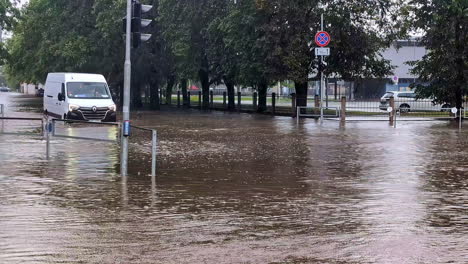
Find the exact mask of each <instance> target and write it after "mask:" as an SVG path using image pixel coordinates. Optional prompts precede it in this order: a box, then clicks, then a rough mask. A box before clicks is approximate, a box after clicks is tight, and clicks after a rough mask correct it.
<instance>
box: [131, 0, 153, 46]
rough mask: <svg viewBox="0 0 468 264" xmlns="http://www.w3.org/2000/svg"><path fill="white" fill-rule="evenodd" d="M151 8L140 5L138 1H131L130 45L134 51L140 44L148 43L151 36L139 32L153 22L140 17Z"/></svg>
mask: <svg viewBox="0 0 468 264" xmlns="http://www.w3.org/2000/svg"><path fill="white" fill-rule="evenodd" d="M152 8H153V6H151V5H142V4H141V3H140V2H139V1H138V0H133V1H132V38H133V39H132V43H133V48H135V49H136V48H138V47H139V46H140V44H141V42H145V41H148V40H149V39H150V38H151V34H144V33H141V31H142V29H144V28H146V27H147V26H149V25H150V24H151V22H153V20H152V19H143V18H141V17H142V15H143V14H145V13H148V12H149V11H151V9H152Z"/></svg>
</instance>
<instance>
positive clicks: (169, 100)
mask: <svg viewBox="0 0 468 264" xmlns="http://www.w3.org/2000/svg"><path fill="white" fill-rule="evenodd" d="M174 84H175V75H170V76H169V78H168V79H167V87H166V103H167V105H171V104H172V88H174Z"/></svg>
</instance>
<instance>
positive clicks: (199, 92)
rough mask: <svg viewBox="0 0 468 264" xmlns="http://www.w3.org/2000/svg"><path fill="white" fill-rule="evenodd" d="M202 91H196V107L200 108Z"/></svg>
mask: <svg viewBox="0 0 468 264" xmlns="http://www.w3.org/2000/svg"><path fill="white" fill-rule="evenodd" d="M201 100H202V92H201V91H198V108H200V109H202V102H201Z"/></svg>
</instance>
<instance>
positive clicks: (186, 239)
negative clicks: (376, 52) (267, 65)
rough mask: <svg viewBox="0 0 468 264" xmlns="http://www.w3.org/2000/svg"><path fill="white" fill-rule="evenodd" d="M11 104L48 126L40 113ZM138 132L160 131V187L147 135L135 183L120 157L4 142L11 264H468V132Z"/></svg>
mask: <svg viewBox="0 0 468 264" xmlns="http://www.w3.org/2000/svg"><path fill="white" fill-rule="evenodd" d="M0 100H2V102H6V103H7V104H8V115H22V116H31V117H35V116H40V105H38V104H37V100H35V99H31V98H11V97H8V98H6V97H5V95H4V94H0ZM133 120H134V124H136V125H140V126H145V127H148V128H155V129H158V132H159V139H160V142H159V150H158V175H157V177H156V178H152V177H149V176H148V175H149V174H150V166H149V157H150V154H149V149H150V145H149V138H148V135H146V134H144V133H139V132H135V134H134V135H133V136H132V138H131V139H130V142H131V144H130V145H131V152H130V161H129V165H130V168H129V174H130V176H129V177H127V178H121V177H120V176H119V173H118V168H119V154H118V153H119V147H118V145H117V144H113V143H105V142H92V141H81V140H68V139H59V138H54V139H53V141H52V142H53V143H52V146H51V155H50V159H46V157H45V144H44V141H43V140H42V138H41V137H40V136H35V137H31V136H14V135H0V215H1V217H0V263H38V264H42V263H109V264H111V263H112V264H114V263H130V264H132V263H138V264H140V263H164V264H166V263H216V264H218V263H464V262H466V261H465V260H466V256H467V255H468V254H467V253H468V241H467V239H466V237H467V236H468V230H467V228H466V227H467V226H468V218H467V216H466V205H467V204H468V192H467V186H468V182H467V180H468V179H467V177H466V175H467V171H468V141H467V139H468V130H462V131H461V132H459V131H458V129H455V128H453V127H452V126H451V125H450V123H447V122H407V123H404V124H401V125H399V126H398V127H397V128H396V129H395V128H393V127H391V126H389V125H388V124H387V123H386V122H350V123H347V124H346V125H345V126H344V127H340V125H339V123H338V122H335V121H325V122H323V124H320V122H316V121H315V120H313V119H310V120H302V121H301V122H300V124H299V125H297V123H296V121H295V120H294V119H292V118H290V117H272V116H266V115H249V114H239V113H224V112H217V111H212V112H201V111H198V110H193V109H192V110H174V109H171V110H164V111H159V112H142V113H139V115H135V116H133ZM28 126H29V127H28ZM8 128H9V129H12V128H14V129H16V128H18V126H11V124H9V125H8ZM34 128H37V125H36V124H32V123H31V124H29V125H28V124H25V125H24V126H22V129H34ZM79 128H80V129H81V127H79ZM68 129H70V131H72V132H73V131H75V127H74V126H73V125H71V126H69V127H68ZM80 131H81V130H80ZM87 131H88V132H87V133H88V135H95V133H94V131H95V130H94V128H89V129H88V130H87ZM80 133H86V131H81V132H80Z"/></svg>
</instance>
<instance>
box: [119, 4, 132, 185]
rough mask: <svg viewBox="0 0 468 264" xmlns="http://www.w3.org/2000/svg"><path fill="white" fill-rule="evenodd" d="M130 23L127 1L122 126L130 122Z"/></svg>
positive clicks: (123, 166) (123, 157)
mask: <svg viewBox="0 0 468 264" xmlns="http://www.w3.org/2000/svg"><path fill="white" fill-rule="evenodd" d="M131 23H132V0H127V19H126V24H127V25H126V30H125V33H126V34H125V64H124V95H123V109H122V112H123V122H124V124H125V123H126V122H127V123H128V122H129V121H130V80H131V70H132V64H131V61H130V41H131V36H132V34H131V25H132V24H131ZM124 129H125V125H124V126H122V131H121V132H122V133H121V139H122V142H121V146H120V147H121V149H120V173H121V174H122V176H123V177H126V176H127V172H128V137H127V136H124Z"/></svg>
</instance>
